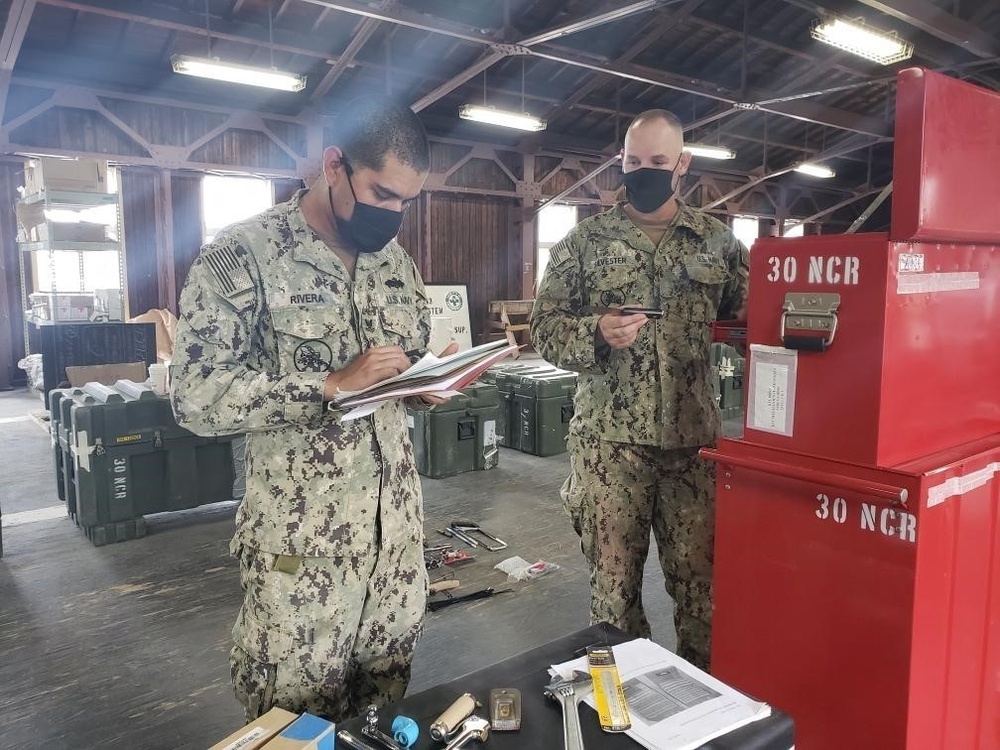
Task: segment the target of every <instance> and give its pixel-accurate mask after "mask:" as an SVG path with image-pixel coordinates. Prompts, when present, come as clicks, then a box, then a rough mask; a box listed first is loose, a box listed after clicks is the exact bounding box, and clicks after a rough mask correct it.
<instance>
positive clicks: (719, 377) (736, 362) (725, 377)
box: [711, 344, 746, 420]
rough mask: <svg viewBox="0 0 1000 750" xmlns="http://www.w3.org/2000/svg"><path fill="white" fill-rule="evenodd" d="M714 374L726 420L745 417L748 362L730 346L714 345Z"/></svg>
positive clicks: (721, 411)
mask: <svg viewBox="0 0 1000 750" xmlns="http://www.w3.org/2000/svg"><path fill="white" fill-rule="evenodd" d="M711 356H712V360H711V361H712V372H713V374H714V375H715V376H716V377H715V380H714V382H715V384H716V387H717V388H716V400H717V402H718V404H719V412H720V415H721V416H722V419H724V420H732V419H739V418H740V417H741V416H742V415H743V374H744V368H745V363H746V361H745V360H744V359H743V357H741V356H740V354H739V352H737V351H736V349H734V348H733V347H732V346H730V345H729V344H712V355H711Z"/></svg>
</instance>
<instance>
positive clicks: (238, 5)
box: [229, 0, 247, 17]
mask: <svg viewBox="0 0 1000 750" xmlns="http://www.w3.org/2000/svg"><path fill="white" fill-rule="evenodd" d="M246 4H247V0H236V2H235V3H233V9H232V10H231V11H229V15H230V17H232V16H235V15H236V14H238V13H239V12H240V11H241V10H243V6H244V5H246Z"/></svg>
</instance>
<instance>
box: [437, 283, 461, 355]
mask: <svg viewBox="0 0 1000 750" xmlns="http://www.w3.org/2000/svg"><path fill="white" fill-rule="evenodd" d="M427 296H428V298H429V300H430V308H431V343H430V350H431V351H432V352H433V353H434V354H439V353H440V352H441V351H442V350H443V349H444V348H445V347H446V346H448V344H449V342H451V341H457V342H458V348H459V350H464V349H471V348H472V330H471V328H470V327H469V294H468V292H467V291H466V286H465V284H428V285H427Z"/></svg>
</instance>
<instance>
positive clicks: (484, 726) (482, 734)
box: [444, 716, 490, 750]
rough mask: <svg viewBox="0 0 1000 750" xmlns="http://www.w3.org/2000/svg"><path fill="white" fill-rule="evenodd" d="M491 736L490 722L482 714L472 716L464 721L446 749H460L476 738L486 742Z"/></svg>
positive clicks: (478, 740)
mask: <svg viewBox="0 0 1000 750" xmlns="http://www.w3.org/2000/svg"><path fill="white" fill-rule="evenodd" d="M489 738H490V723H489V722H488V721H486V719H484V718H482V717H481V716H470V717H469V718H468V719H466V720H465V721H464V722H463V723H462V729H461V731H459V733H458V735H457V736H456V737H455V739H453V740H452V741H451V742H449V743H448V744H447V746H446V747H445V749H444V750H458V748H461V747H465V746H466V745H467V744H468V743H470V742H472V741H473V740H476V741H477V742H486V740H488V739H489Z"/></svg>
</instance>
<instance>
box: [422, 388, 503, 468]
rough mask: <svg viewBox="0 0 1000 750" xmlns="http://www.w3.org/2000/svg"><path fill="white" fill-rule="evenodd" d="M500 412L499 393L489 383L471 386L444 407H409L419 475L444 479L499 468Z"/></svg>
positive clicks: (443, 405) (439, 405)
mask: <svg viewBox="0 0 1000 750" xmlns="http://www.w3.org/2000/svg"><path fill="white" fill-rule="evenodd" d="M499 408H500V394H499V391H498V390H497V388H496V386H494V385H490V384H489V383H478V384H475V385H472V386H469V387H468V388H466V389H464V390H463V391H462V393H461V395H459V396H454V397H452V398H451V399H449V400H448V401H446V402H445V403H443V404H437V405H434V406H427V407H412V406H411V407H408V409H407V422H408V423H409V427H410V440H411V441H412V442H413V453H414V456H415V458H416V463H417V471H418V472H420V473H421V474H423V475H424V476H425V477H430V478H431V479H441V478H442V477H451V476H455V475H456V474H462V473H464V472H467V471H481V470H484V469H492V468H493V467H495V466H496V465H497V463H498V462H499V458H500V451H499V445H498V438H497V414H498V412H499Z"/></svg>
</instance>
